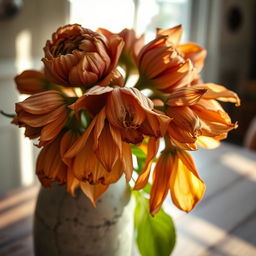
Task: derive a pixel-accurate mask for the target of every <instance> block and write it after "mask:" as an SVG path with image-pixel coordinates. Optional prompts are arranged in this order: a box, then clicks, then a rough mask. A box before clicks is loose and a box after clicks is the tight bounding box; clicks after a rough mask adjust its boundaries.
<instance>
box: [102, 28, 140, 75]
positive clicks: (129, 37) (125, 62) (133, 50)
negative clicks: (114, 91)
mask: <svg viewBox="0 0 256 256" xmlns="http://www.w3.org/2000/svg"><path fill="white" fill-rule="evenodd" d="M98 31H99V32H100V33H102V34H104V35H105V36H106V37H107V38H110V37H111V36H113V35H114V33H112V32H110V31H108V30H107V29H103V28H100V29H98ZM117 35H119V36H120V37H121V38H122V39H123V40H124V48H123V51H122V53H121V56H120V59H119V64H120V65H122V66H124V67H125V68H126V70H127V71H128V70H129V71H131V70H134V69H137V68H136V64H135V60H136V58H137V56H138V54H139V51H140V50H141V48H142V47H143V45H144V35H141V36H140V37H137V36H136V33H135V31H134V30H133V29H127V28H125V29H123V30H122V31H121V32H119V33H118V34H117Z"/></svg>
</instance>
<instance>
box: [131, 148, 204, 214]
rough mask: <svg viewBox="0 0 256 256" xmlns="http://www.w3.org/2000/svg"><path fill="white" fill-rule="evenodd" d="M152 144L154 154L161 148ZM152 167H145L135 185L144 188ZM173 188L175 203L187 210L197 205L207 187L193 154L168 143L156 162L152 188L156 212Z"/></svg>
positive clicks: (152, 208) (151, 210) (151, 206)
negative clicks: (197, 168) (192, 156)
mask: <svg viewBox="0 0 256 256" xmlns="http://www.w3.org/2000/svg"><path fill="white" fill-rule="evenodd" d="M150 148H151V154H152V158H153V157H154V156H153V155H154V154H155V153H156V151H157V150H155V146H153V147H152V145H151V146H150V145H149V149H150ZM146 163H147V161H146ZM150 169H151V167H150V168H149V166H146V168H144V169H143V171H142V172H141V174H140V176H139V177H138V179H137V181H136V186H135V189H141V188H143V187H144V186H145V185H146V183H147V180H148V177H149V173H150ZM169 191H170V193H171V197H172V201H173V203H174V204H175V205H176V206H177V207H178V208H179V209H181V210H183V211H186V212H189V211H191V210H192V209H193V208H194V207H195V205H196V204H197V202H198V201H199V200H200V199H201V198H202V197H203V194H204V191H205V185H204V182H203V181H202V180H201V179H200V177H199V175H198V173H197V170H196V167H195V164H194V161H193V159H192V158H191V156H190V155H189V154H188V153H187V152H185V151H183V150H180V149H178V148H174V147H172V146H171V147H168V146H167V148H166V149H165V150H164V151H163V152H162V153H161V155H160V157H159V158H158V160H157V162H156V166H155V169H154V173H153V181H152V189H151V192H150V213H151V214H152V215H155V214H156V213H157V212H158V211H159V210H160V208H161V206H162V203H163V201H164V200H165V198H166V196H167V194H168V192H169Z"/></svg>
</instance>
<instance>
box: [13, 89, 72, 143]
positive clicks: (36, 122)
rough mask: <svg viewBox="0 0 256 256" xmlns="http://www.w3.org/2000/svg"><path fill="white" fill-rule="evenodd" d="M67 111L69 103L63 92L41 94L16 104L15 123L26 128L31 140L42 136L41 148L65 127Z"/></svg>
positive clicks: (52, 91)
mask: <svg viewBox="0 0 256 256" xmlns="http://www.w3.org/2000/svg"><path fill="white" fill-rule="evenodd" d="M67 111H68V110H67V102H66V101H65V98H64V97H63V95H62V93H61V92H58V91H54V90H51V91H45V92H40V93H37V94H34V95H32V96H30V97H28V98H27V99H25V100H24V101H22V102H19V103H16V114H17V116H16V117H15V118H14V121H13V123H14V124H17V125H19V126H20V127H25V129H26V131H25V135H26V136H27V137H29V138H31V139H34V138H36V137H39V136H40V143H39V146H45V145H47V144H48V143H50V142H51V141H53V140H54V139H55V137H56V136H57V135H58V134H59V133H60V131H61V130H62V128H63V127H64V126H65V124H66V122H67V120H68V115H67Z"/></svg>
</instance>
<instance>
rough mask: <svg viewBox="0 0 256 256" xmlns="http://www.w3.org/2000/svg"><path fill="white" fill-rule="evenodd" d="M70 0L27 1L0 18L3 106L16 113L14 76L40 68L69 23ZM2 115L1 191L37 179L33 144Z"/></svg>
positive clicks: (16, 97) (0, 95)
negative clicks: (48, 44)
mask: <svg viewBox="0 0 256 256" xmlns="http://www.w3.org/2000/svg"><path fill="white" fill-rule="evenodd" d="M68 13H69V5H68V1H67V0H54V1H51V0H44V1H40V0H33V1H32V0H24V5H23V8H22V10H21V12H20V13H19V14H17V16H15V17H13V18H11V19H8V20H2V21H0V34H1V40H0V46H1V47H0V109H2V110H4V111H6V112H9V113H13V112H14V104H15V102H17V101H18V100H19V95H18V93H17V91H16V89H15V84H14V81H13V77H14V76H15V75H17V73H19V72H21V71H23V70H24V69H27V68H40V67H41V62H40V59H41V58H42V57H43V51H42V48H43V46H44V44H45V41H46V40H47V39H49V38H50V36H51V34H52V32H54V31H55V30H56V28H57V27H59V26H61V25H64V24H66V22H67V20H68ZM22 133H23V131H22V130H21V129H18V128H17V127H15V126H13V125H11V124H10V119H7V118H6V117H3V116H0V194H1V193H3V192H5V191H7V190H9V189H12V188H16V187H19V186H21V185H30V184H31V183H33V182H34V180H35V175H34V159H33V155H34V154H33V152H34V149H33V148H32V143H31V142H29V141H28V140H27V139H26V140H25V139H24V138H23V134H22Z"/></svg>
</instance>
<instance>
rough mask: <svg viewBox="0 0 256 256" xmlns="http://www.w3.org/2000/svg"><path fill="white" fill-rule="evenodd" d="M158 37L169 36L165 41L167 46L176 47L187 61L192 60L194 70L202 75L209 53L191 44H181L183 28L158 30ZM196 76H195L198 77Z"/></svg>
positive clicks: (179, 26)
mask: <svg viewBox="0 0 256 256" xmlns="http://www.w3.org/2000/svg"><path fill="white" fill-rule="evenodd" d="M157 35H158V36H163V35H164V36H167V40H166V41H165V45H166V46H171V47H173V46H175V47H176V49H177V51H178V52H179V53H180V55H181V56H182V57H183V58H184V59H185V60H188V59H189V60H191V62H192V64H193V66H194V68H195V69H196V72H195V73H196V74H198V73H200V71H201V70H202V68H203V66H204V60H205V58H206V55H207V51H206V50H205V49H204V48H203V47H201V46H200V45H198V44H196V43H193V42H189V43H185V44H180V39H181V35H182V26H181V25H178V26H176V27H173V28H169V29H167V30H163V29H157ZM196 74H195V75H196Z"/></svg>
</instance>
